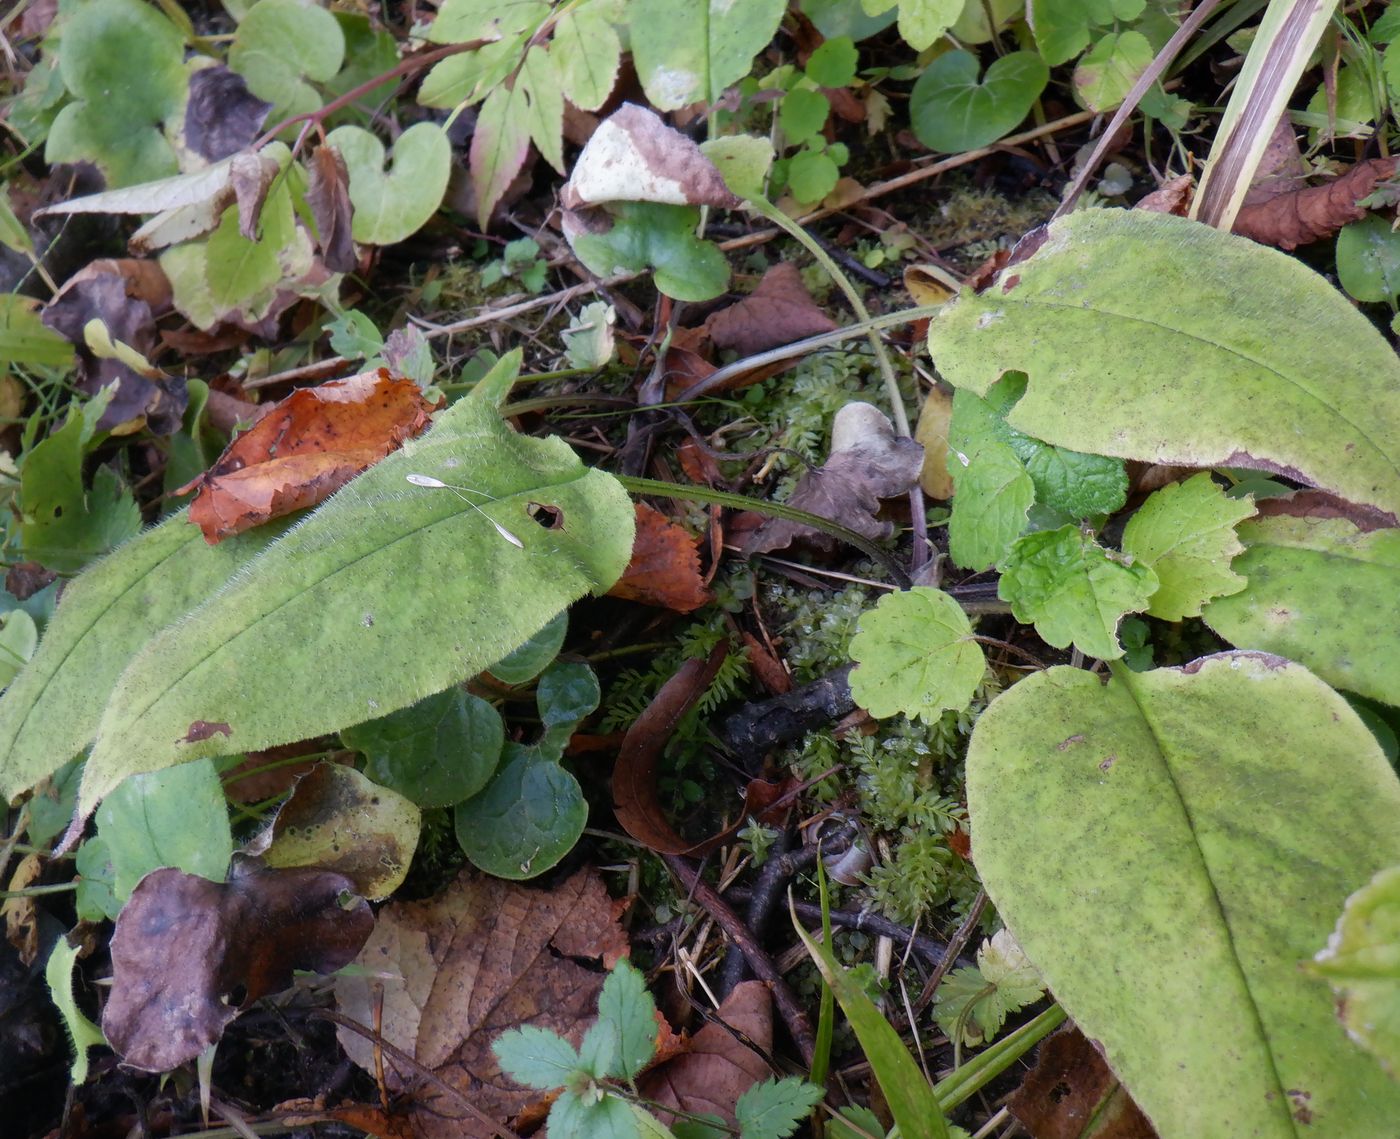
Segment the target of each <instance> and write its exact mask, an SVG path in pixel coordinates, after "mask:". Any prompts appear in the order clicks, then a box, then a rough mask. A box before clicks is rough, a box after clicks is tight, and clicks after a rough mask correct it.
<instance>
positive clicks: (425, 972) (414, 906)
mask: <svg viewBox="0 0 1400 1139" xmlns="http://www.w3.org/2000/svg"><path fill="white" fill-rule="evenodd" d="M617 916H618V914H617V908H616V906H615V904H614V903H613V901H612V899H611V898H609V897H608V894H607V891H606V890H605V889H604V888H603V883H602V879H601V878H599V877H598V875H597V873H596V872H595V871H592V870H588V869H585V870H580V871H578V872H577V873H576V874H574V875H573V876H571V877H570V878H568V879H567V880H565V881H563V882H561V883H560V884H559V885H558V886H556V887H554V888H553V889H550V890H546V889H540V888H537V887H531V886H527V885H524V884H522V883H517V882H505V881H502V880H500V879H498V878H490V877H487V876H485V875H480V874H476V873H474V872H471V871H467V872H464V873H463V874H462V875H461V876H460V877H459V878H458V879H457V880H456V881H455V882H454V883H453V884H452V885H451V886H449V887H448V888H447V889H446V890H445V891H443V892H442V893H440V894H438V895H437V896H435V897H433V898H431V899H429V900H428V901H426V902H391V903H390V904H389V905H387V906H385V907H384V908H383V909H382V910H381V911H380V912H379V921H378V924H377V925H376V927H375V930H374V933H373V935H372V936H371V937H370V939H369V941H368V942H367V943H366V944H365V947H364V949H363V950H362V951H361V953H360V955H359V957H358V958H357V961H356V963H357V964H358V965H360V966H361V967H362V968H363V970H364V973H362V974H361V975H358V976H348V977H337V978H336V983H335V994H336V1004H337V1007H338V1008H339V1010H340V1011H341V1012H342V1013H343V1014H344V1015H346V1016H349V1017H351V1018H353V1019H355V1020H357V1021H359V1022H360V1023H362V1024H366V1025H370V1024H374V1023H375V1011H374V1010H375V1006H376V1003H377V997H378V995H379V994H380V993H382V999H383V1014H382V1015H383V1021H382V1024H383V1036H384V1039H385V1040H387V1041H388V1042H389V1043H390V1044H393V1045H395V1046H397V1047H398V1048H400V1049H402V1050H404V1051H405V1052H408V1053H409V1054H410V1055H412V1056H413V1057H414V1058H415V1059H416V1060H417V1061H418V1063H420V1064H423V1065H424V1066H426V1067H428V1068H429V1069H431V1070H432V1071H433V1072H434V1073H435V1074H436V1075H437V1076H438V1077H440V1078H441V1079H442V1080H444V1081H445V1082H446V1083H447V1084H448V1085H450V1086H451V1087H453V1088H455V1089H457V1091H458V1092H460V1093H461V1096H462V1097H463V1098H465V1099H466V1100H468V1101H470V1102H471V1103H472V1104H474V1105H475V1106H476V1107H477V1108H478V1109H480V1110H481V1111H482V1112H484V1113H485V1114H486V1115H487V1116H489V1117H491V1118H492V1119H496V1120H501V1121H504V1120H507V1119H509V1118H511V1117H512V1116H514V1115H516V1114H518V1113H519V1112H520V1111H522V1110H523V1109H525V1108H526V1107H527V1106H529V1105H530V1104H532V1103H534V1102H535V1101H536V1100H537V1099H538V1098H539V1093H538V1092H536V1091H531V1090H529V1089H527V1088H522V1087H520V1086H518V1085H517V1084H515V1083H513V1082H512V1081H511V1080H509V1079H508V1078H507V1077H506V1076H504V1075H503V1074H502V1073H501V1069H500V1065H499V1064H497V1063H496V1057H495V1056H494V1054H493V1053H492V1052H491V1044H492V1042H493V1041H495V1039H496V1038H497V1037H498V1036H499V1035H500V1034H501V1033H502V1032H504V1031H506V1030H507V1029H509V1028H518V1027H520V1026H522V1025H526V1024H531V1025H537V1026H539V1027H541V1028H547V1029H550V1030H552V1031H554V1032H557V1033H558V1034H559V1035H561V1036H563V1037H565V1038H566V1039H568V1040H569V1041H570V1042H572V1043H573V1044H574V1045H575V1046H577V1045H578V1044H579V1042H580V1041H581V1040H582V1039H583V1034H584V1032H585V1031H587V1029H588V1027H589V1025H590V1024H591V1023H592V1022H593V1020H594V1018H595V1014H596V1008H597V1002H598V993H599V990H600V989H601V988H602V983H603V974H602V973H601V972H600V971H599V969H598V968H597V964H601V965H602V966H603V968H611V967H612V966H613V965H614V964H616V962H617V961H618V960H619V959H620V958H622V957H624V956H626V953H627V938H626V936H625V935H624V933H623V932H622V929H621V927H620V926H619V925H618V922H617ZM590 962H591V963H595V964H590ZM339 1036H340V1042H341V1044H342V1046H343V1047H344V1048H345V1051H346V1054H347V1055H349V1057H350V1058H351V1059H352V1060H354V1061H355V1062H356V1063H357V1064H359V1065H360V1066H361V1067H363V1068H365V1069H366V1070H367V1071H370V1072H373V1071H374V1068H375V1064H374V1046H373V1045H372V1044H371V1043H370V1042H369V1041H368V1040H365V1039H364V1038H363V1037H361V1036H359V1035H358V1034H355V1033H351V1032H349V1031H346V1030H344V1029H342V1030H340V1032H339ZM384 1066H385V1075H386V1078H387V1081H388V1084H389V1087H390V1088H391V1089H392V1090H395V1091H401V1090H404V1089H406V1088H409V1087H416V1086H417V1084H418V1080H417V1077H416V1076H415V1075H414V1074H413V1073H412V1072H400V1071H398V1070H396V1069H395V1068H394V1066H393V1064H392V1062H391V1061H390V1059H389V1058H388V1057H385V1060H384ZM414 1125H415V1129H416V1132H417V1134H418V1135H419V1136H420V1139H477V1137H485V1136H487V1135H491V1134H492V1131H491V1130H490V1129H489V1128H488V1127H487V1126H486V1124H485V1123H484V1122H483V1121H481V1120H479V1119H477V1118H475V1117H474V1116H472V1115H470V1114H469V1113H468V1112H467V1109H466V1107H465V1106H464V1105H463V1103H462V1102H461V1100H460V1099H459V1098H458V1097H455V1096H450V1095H448V1094H447V1093H445V1092H443V1091H441V1090H440V1089H437V1088H434V1087H432V1086H425V1087H423V1088H421V1089H420V1090H419V1091H418V1092H417V1102H416V1105H415V1111H414Z"/></svg>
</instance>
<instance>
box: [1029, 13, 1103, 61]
mask: <svg viewBox="0 0 1400 1139" xmlns="http://www.w3.org/2000/svg"><path fill="white" fill-rule="evenodd" d="M1105 15H1106V16H1107V17H1108V18H1109V19H1112V16H1113V14H1112V12H1110V11H1109V10H1108V4H1107V3H1105V0H1031V2H1030V22H1031V30H1032V31H1033V32H1034V33H1035V47H1036V50H1037V51H1038V52H1040V56H1041V58H1042V59H1043V60H1045V62H1046V63H1048V64H1049V65H1050V66H1051V67H1058V66H1059V65H1060V64H1062V63H1067V62H1069V60H1071V59H1073V58H1074V57H1075V56H1076V55H1078V54H1079V53H1080V52H1081V51H1083V50H1084V49H1085V48H1086V47H1088V46H1089V38H1090V36H1091V34H1092V31H1093V29H1094V28H1096V27H1099V26H1101V25H1102V24H1104V23H1106V22H1107V21H1106V20H1105V19H1104V18H1103V17H1104V16H1105Z"/></svg>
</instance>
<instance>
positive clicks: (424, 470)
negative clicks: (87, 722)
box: [80, 354, 635, 812]
mask: <svg viewBox="0 0 1400 1139" xmlns="http://www.w3.org/2000/svg"><path fill="white" fill-rule="evenodd" d="M512 358H513V360H514V363H515V365H516V366H517V367H518V362H519V356H518V354H513V357H507V360H511V359H512ZM507 366H508V365H507V363H506V361H502V363H501V364H500V365H497V367H498V368H502V367H507ZM488 379H489V377H488ZM483 382H485V381H483ZM410 475H413V476H415V478H417V479H428V480H432V481H429V482H427V483H424V482H418V483H413V482H410V481H409V476H410ZM434 482H436V484H437V485H434ZM455 487H463V488H467V489H470V490H471V491H472V492H473V497H471V498H469V497H468V496H467V494H466V493H464V491H461V490H455V489H454V488H455ZM634 513H635V512H634V511H633V508H632V505H631V503H630V501H629V500H628V498H627V495H626V494H625V493H624V492H623V490H622V488H621V487H620V486H619V485H618V484H617V483H616V482H615V481H614V480H613V479H612V478H611V477H609V476H608V475H606V474H604V473H603V472H601V471H596V470H589V469H587V468H585V467H584V466H583V464H582V463H581V462H580V461H579V459H578V457H577V456H576V455H575V454H574V453H573V452H572V451H571V450H569V448H568V446H567V445H566V444H565V443H563V442H562V441H561V440H559V439H534V438H530V437H528V436H524V435H517V434H515V433H514V432H512V431H511V430H510V429H509V428H508V427H507V426H506V425H505V424H504V423H503V422H502V421H501V419H500V417H499V415H498V414H497V412H496V410H495V409H494V408H493V407H491V406H489V405H488V404H487V402H486V401H485V400H484V399H479V398H472V397H468V398H466V399H463V400H460V401H458V402H457V403H455V404H453V405H452V406H451V407H450V408H448V409H447V410H446V411H444V412H442V413H441V414H440V415H439V416H438V417H437V421H436V422H435V423H434V425H433V428H432V430H431V431H429V432H428V433H427V434H426V435H424V436H422V437H420V438H418V439H414V440H411V441H409V442H408V443H406V444H405V445H404V446H403V448H402V449H401V450H399V451H395V452H394V453H393V454H392V455H390V456H389V457H388V458H386V459H384V460H382V461H381V462H380V463H378V464H377V465H376V466H374V467H371V468H370V469H369V470H368V471H367V472H365V473H364V474H363V475H361V476H360V477H359V478H357V479H356V480H355V481H354V482H352V483H350V484H349V486H347V487H346V488H345V489H344V490H342V491H340V492H339V493H338V494H336V495H335V496H334V497H332V498H331V499H329V500H328V501H327V502H326V503H324V504H323V505H322V506H321V507H320V508H319V509H317V510H316V511H315V512H314V513H313V514H312V515H310V516H309V517H308V518H307V519H306V520H305V521H304V522H302V523H301V524H300V525H299V526H297V527H296V528H295V529H293V530H291V531H290V532H288V533H287V534H286V536H285V537H283V538H282V540H280V541H278V542H277V543H275V544H274V545H273V546H272V547H270V548H269V549H268V550H266V551H265V552H264V553H263V554H262V555H260V556H259V557H258V558H257V559H255V560H254V561H253V562H252V563H250V564H249V566H248V567H247V569H246V570H245V571H244V572H243V573H242V574H241V575H239V576H238V577H237V578H236V579H235V580H234V581H232V582H231V583H230V584H229V586H228V587H227V588H226V589H224V590H222V591H220V592H218V593H216V594H215V595H214V596H212V597H211V598H210V599H209V600H208V601H207V602H206V603H205V604H204V605H202V606H200V607H199V608H198V609H197V610H195V611H194V612H193V613H192V614H190V616H189V617H188V618H187V619H185V620H184V621H181V622H179V623H178V624H177V625H175V626H173V627H171V628H170V629H168V630H166V631H165V632H164V633H162V634H160V635H159V636H157V637H155V638H154V639H153V640H152V641H151V642H150V643H149V644H148V645H147V646H146V648H145V649H144V650H143V651H142V652H141V653H140V654H139V655H138V656H137V657H136V658H135V659H134V660H133V661H132V662H131V665H130V667H129V668H128V669H127V670H126V672H125V673H124V674H123V675H122V677H121V679H120V680H119V681H118V683H117V687H116V691H115V692H114V693H113V695H112V698H111V700H110V701H109V703H108V706H107V711H106V713H105V714H104V717H103V721H102V724H101V726H100V728H99V731H98V740H97V744H96V745H95V747H94V749H93V753H92V756H91V758H90V759H89V760H88V765H87V770H86V773H85V775H84V783H83V791H82V795H81V796H80V807H81V809H82V810H84V812H86V811H88V810H91V808H92V806H93V804H94V803H96V802H97V801H98V800H99V799H100V798H101V797H102V796H103V795H104V794H105V793H106V792H107V791H108V790H109V789H110V788H111V787H112V786H113V785H115V783H117V782H119V781H120V780H121V779H122V778H123V777H124V776H126V775H128V774H130V773H131V772H133V771H149V770H153V769H156V768H160V767H165V766H169V765H170V764H172V763H179V762H181V761H183V760H185V759H193V758H195V757H196V756H199V755H218V754H224V753H227V752H229V751H233V750H253V749H257V748H262V747H269V746H272V745H274V744H278V743H285V742H288V741H291V740H299V739H306V738H308V737H311V736H315V735H320V734H321V733H323V732H328V731H339V730H340V729H341V728H345V727H349V726H350V725H352V724H357V723H361V722H363V721H365V720H369V719H373V718H375V717H376V716H382V715H385V714H387V713H389V712H392V711H395V710H396V709H398V708H403V707H406V706H407V705H409V704H412V703H414V702H415V701H418V700H421V699H422V698H423V697H424V696H426V695H428V694H430V693H433V692H440V691H442V690H443V689H445V688H447V687H448V686H449V685H452V684H455V683H457V682H458V681H461V680H463V679H465V678H466V677H469V676H473V675H475V674H476V673H478V672H480V671H481V670H482V669H484V668H486V667H488V666H489V665H490V664H491V663H492V662H493V661H497V660H500V659H501V658H502V657H503V656H505V655H506V654H507V653H508V652H510V651H511V650H512V649H514V648H516V647H517V646H519V645H520V644H522V643H523V642H524V641H525V640H526V639H527V638H528V637H530V636H531V635H532V634H534V633H535V632H537V631H538V630H539V629H540V628H541V627H542V626H543V625H544V624H545V623H546V622H547V621H548V620H549V619H550V618H552V617H554V616H555V614H557V613H558V612H559V611H560V610H561V609H563V608H564V607H565V606H566V605H568V604H569V603H570V602H571V601H574V600H575V599H576V598H578V597H580V596H582V595H583V594H584V593H585V592H588V591H589V590H593V591H597V592H602V591H603V590H605V589H606V588H607V587H608V586H609V585H611V584H612V583H613V582H614V581H616V580H617V578H618V577H619V576H620V575H621V573H622V570H623V569H624V568H625V567H626V565H627V561H628V559H629V558H630V556H631V552H632V529H633V519H634ZM517 543H518V545H517Z"/></svg>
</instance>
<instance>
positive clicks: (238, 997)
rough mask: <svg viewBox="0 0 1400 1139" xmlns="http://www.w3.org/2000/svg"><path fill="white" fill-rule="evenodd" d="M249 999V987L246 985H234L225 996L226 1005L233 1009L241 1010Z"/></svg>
mask: <svg viewBox="0 0 1400 1139" xmlns="http://www.w3.org/2000/svg"><path fill="white" fill-rule="evenodd" d="M247 999H248V986H247V985H244V984H238V985H234V986H233V988H231V989H230V990H229V991H228V992H227V993H225V994H224V1004H226V1005H230V1006H231V1007H233V1008H241V1007H242V1005H243V1002H244V1001H246V1000H247Z"/></svg>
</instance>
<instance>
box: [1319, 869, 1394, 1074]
mask: <svg viewBox="0 0 1400 1139" xmlns="http://www.w3.org/2000/svg"><path fill="white" fill-rule="evenodd" d="M1311 968H1312V971H1313V972H1314V973H1317V974H1319V975H1320V976H1323V977H1326V978H1327V981H1328V983H1329V984H1330V985H1331V986H1332V988H1333V989H1334V990H1335V991H1336V993H1337V1007H1338V1011H1339V1012H1340V1014H1341V1018H1342V1023H1343V1024H1344V1025H1346V1029H1347V1032H1348V1033H1350V1034H1351V1038H1352V1039H1353V1040H1355V1041H1356V1042H1357V1043H1359V1044H1361V1045H1362V1046H1363V1047H1365V1048H1368V1049H1370V1051H1371V1052H1372V1053H1374V1054H1375V1056H1376V1057H1377V1059H1379V1060H1380V1062H1381V1063H1382V1064H1383V1065H1384V1066H1385V1069H1386V1071H1388V1072H1389V1073H1390V1074H1391V1075H1392V1076H1394V1075H1400V866H1388V867H1386V869H1384V870H1381V871H1378V872H1377V873H1376V876H1375V877H1374V878H1372V879H1371V880H1370V881H1369V882H1368V883H1366V885H1365V886H1363V887H1361V889H1359V890H1358V891H1357V892H1356V893H1354V894H1353V895H1352V896H1351V897H1349V898H1348V899H1347V904H1346V908H1345V909H1344V910H1343V911H1342V916H1341V918H1340V919H1339V920H1338V921H1337V928H1336V930H1335V931H1334V932H1333V934H1332V936H1331V937H1330V938H1328V939H1327V948H1326V949H1324V950H1322V951H1321V952H1320V953H1318V955H1317V956H1316V957H1315V958H1314V959H1313V963H1312V966H1311Z"/></svg>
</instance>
